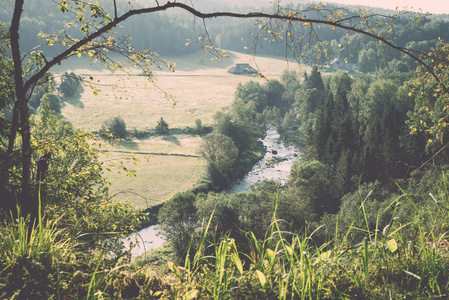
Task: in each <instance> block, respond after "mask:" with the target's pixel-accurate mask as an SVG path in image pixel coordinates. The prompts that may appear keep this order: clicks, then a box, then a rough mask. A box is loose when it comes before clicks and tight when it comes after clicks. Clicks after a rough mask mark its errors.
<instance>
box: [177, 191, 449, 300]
mask: <svg viewBox="0 0 449 300" xmlns="http://www.w3.org/2000/svg"><path fill="white" fill-rule="evenodd" d="M430 198H431V199H429V200H430V201H429V206H427V208H426V209H425V210H422V209H418V207H417V206H416V205H415V203H414V202H413V200H412V199H411V198H410V197H409V196H407V195H404V196H402V197H399V198H398V199H396V200H395V201H393V202H392V203H391V205H390V207H389V208H387V209H388V210H392V212H393V216H392V218H391V221H390V224H389V225H387V226H386V227H385V228H375V229H374V230H369V229H363V228H355V227H354V226H353V225H350V226H349V227H348V228H347V230H346V232H343V234H342V235H341V236H339V234H338V230H336V231H335V236H334V237H333V238H332V239H330V240H329V241H328V242H327V243H324V244H322V245H318V244H316V243H314V238H313V235H314V233H315V232H316V230H320V228H318V229H316V230H315V231H314V232H312V233H311V234H308V235H303V236H299V235H296V234H293V233H291V232H284V231H282V230H281V229H280V227H281V226H280V223H282V222H283V221H282V220H278V219H276V215H274V216H273V223H272V225H271V228H270V229H269V232H268V233H269V234H268V237H267V238H266V239H265V240H263V241H258V240H257V239H256V238H255V237H254V235H253V234H252V233H251V232H248V233H247V234H246V236H247V242H248V245H249V246H250V249H251V251H250V253H242V252H239V251H238V248H239V245H236V244H235V242H234V240H233V239H232V238H229V235H226V236H224V237H223V238H222V239H219V240H218V241H216V242H215V241H209V242H208V241H206V240H205V237H206V235H205V234H204V235H203V237H202V239H201V241H200V242H199V243H198V244H199V246H197V248H196V250H195V249H193V246H191V247H190V248H189V249H190V251H191V252H193V255H190V257H193V259H192V260H191V259H190V258H189V255H187V258H186V264H185V265H184V266H183V267H176V266H175V265H173V264H169V267H170V269H171V270H172V274H173V275H174V276H175V277H176V278H177V281H176V282H175V283H174V285H173V290H172V291H171V294H170V295H169V297H172V298H174V299H181V298H182V299H184V298H189V297H191V296H195V299H232V298H238V299H447V298H448V297H449V271H448V270H449V253H448V244H449V243H448V242H447V241H448V239H449V236H448V232H447V226H448V225H447V224H448V221H449V219H448V215H447V211H448V197H447V192H446V195H445V196H443V197H441V198H442V199H439V200H436V199H435V197H433V196H432V195H430ZM360 200H361V205H360V208H359V212H358V213H357V215H356V216H354V222H353V223H352V224H354V223H355V219H356V218H362V219H365V220H366V214H365V210H364V202H365V200H366V199H360ZM432 202H433V204H432ZM400 206H409V207H410V208H412V218H411V220H412V221H410V222H408V223H400V222H399V221H398V220H397V212H398V209H399V207H400ZM383 213H385V211H384V212H379V217H380V216H381V215H382V214H383ZM335 226H336V228H338V224H337V225H335ZM207 229H208V228H207V227H206V229H205V231H207ZM359 230H363V231H365V232H366V237H365V238H364V239H363V240H361V241H360V243H358V244H351V243H350V242H349V240H348V236H349V234H350V232H352V231H359ZM208 244H210V245H211V246H207V245H208ZM205 249H213V250H215V251H214V252H213V254H208V255H206V254H205V252H204V250H205ZM209 253H210V251H209Z"/></svg>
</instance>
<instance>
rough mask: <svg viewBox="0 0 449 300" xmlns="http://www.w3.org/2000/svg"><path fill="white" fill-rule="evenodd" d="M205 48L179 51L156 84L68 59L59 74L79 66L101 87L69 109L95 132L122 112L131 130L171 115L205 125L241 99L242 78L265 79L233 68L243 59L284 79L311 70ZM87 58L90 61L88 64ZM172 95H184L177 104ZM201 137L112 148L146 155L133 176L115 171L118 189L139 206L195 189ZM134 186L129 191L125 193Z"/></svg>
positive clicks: (176, 121)
mask: <svg viewBox="0 0 449 300" xmlns="http://www.w3.org/2000/svg"><path fill="white" fill-rule="evenodd" d="M209 58H210V56H209V55H208V54H207V53H204V52H197V53H193V54H188V55H185V56H183V57H175V58H172V59H171V60H172V61H174V62H175V63H176V72H174V73H172V72H168V71H158V72H157V77H156V78H155V79H156V80H155V84H156V85H155V84H153V83H151V82H149V81H148V80H147V79H146V78H145V77H143V76H139V75H137V74H136V75H131V76H121V77H119V76H116V75H111V74H110V73H109V71H107V70H105V69H104V68H101V66H100V65H90V64H89V63H88V62H86V61H84V60H83V59H81V60H78V59H75V60H72V61H67V62H65V64H63V65H62V66H60V67H58V68H57V69H56V70H55V74H58V73H62V72H65V71H67V72H75V73H76V74H77V75H83V76H84V77H85V78H89V76H93V78H94V82H95V83H97V84H98V85H97V86H96V88H99V89H100V93H99V94H98V95H97V96H94V95H93V92H92V89H91V88H90V87H89V86H87V85H86V86H85V87H84V92H82V93H81V95H80V96H78V97H76V98H71V99H64V100H65V102H64V104H63V109H62V115H63V116H64V117H65V118H66V119H67V120H68V121H70V122H72V123H73V124H74V125H75V126H76V127H81V128H84V129H86V130H89V131H93V130H98V129H99V128H100V127H101V125H102V124H103V123H104V122H105V121H106V120H108V119H110V118H112V117H116V116H120V117H122V118H123V119H124V121H125V123H126V125H127V127H128V129H132V128H139V129H143V128H152V127H155V126H156V124H157V121H158V120H159V119H160V118H161V117H163V118H164V120H165V121H167V123H168V124H169V126H170V127H184V126H193V124H194V121H195V119H198V118H199V119H201V120H202V122H203V124H212V122H213V118H212V116H213V115H214V114H215V113H216V112H217V111H218V110H220V109H222V108H225V107H227V106H229V105H230V104H231V103H232V101H233V100H234V92H235V89H236V86H237V84H238V83H245V82H247V81H249V80H257V81H259V82H260V83H261V84H262V83H264V81H265V80H264V79H260V78H254V77H252V76H238V75H232V74H229V73H227V70H228V69H229V68H230V67H232V66H233V65H234V64H236V63H245V62H248V63H250V64H251V65H252V66H253V67H256V68H258V69H259V70H260V71H261V72H262V73H263V74H264V75H265V76H266V77H267V78H268V79H279V78H280V76H281V75H282V72H283V71H284V70H285V69H287V68H288V69H290V70H296V71H298V72H300V74H302V73H303V72H304V71H305V70H306V69H305V68H302V67H301V68H300V67H299V66H298V65H297V64H296V63H293V62H290V63H288V62H286V61H285V60H282V59H276V58H266V57H258V58H255V59H254V58H253V57H250V56H248V55H246V54H241V53H236V52H230V53H229V58H227V59H220V60H214V61H209ZM83 61H84V62H85V63H84V64H83V63H82V62H83ZM165 93H167V94H171V95H173V96H174V97H175V99H176V104H175V105H173V102H172V101H171V100H167V99H166V98H165ZM200 142H201V138H199V137H193V136H175V137H172V138H171V139H162V138H151V139H145V140H134V141H127V142H124V143H122V144H117V145H115V146H114V147H113V148H112V149H110V151H111V152H110V155H111V159H120V158H124V157H126V156H130V155H132V154H133V153H134V154H135V155H136V156H137V157H139V158H144V157H145V156H146V155H152V157H151V158H150V162H149V163H147V162H146V160H145V159H142V162H141V163H140V164H139V165H138V166H132V168H133V169H135V170H136V171H137V178H130V177H126V176H125V175H124V174H117V172H115V171H113V172H111V173H110V174H109V175H108V178H109V180H110V181H111V182H112V183H113V185H112V187H111V195H114V194H116V193H119V194H118V195H117V198H122V199H124V198H129V199H130V200H131V201H133V202H134V203H135V204H136V205H137V206H138V207H139V208H146V207H148V206H152V205H156V204H160V203H162V202H164V201H166V200H168V199H170V198H171V197H172V196H173V195H174V194H175V193H176V192H181V191H184V190H187V189H189V188H191V187H192V186H193V185H194V184H195V183H196V182H197V180H198V179H199V178H200V176H201V174H202V173H203V170H204V166H205V162H204V161H203V160H202V159H201V158H200V157H198V155H197V149H198V147H199V144H200ZM122 191H128V193H120V192H122Z"/></svg>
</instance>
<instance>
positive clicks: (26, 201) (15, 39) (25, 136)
mask: <svg viewBox="0 0 449 300" xmlns="http://www.w3.org/2000/svg"><path fill="white" fill-rule="evenodd" d="M23 2H24V0H16V1H15V7H14V14H13V17H12V21H11V27H10V35H11V36H10V39H11V52H12V57H13V62H14V81H15V84H16V86H15V88H16V91H15V92H16V101H17V107H18V111H19V114H20V133H21V135H22V184H21V189H22V191H21V193H20V195H19V205H20V208H21V210H22V213H23V214H26V215H28V214H29V215H30V216H31V218H32V219H33V218H34V217H36V216H37V207H38V205H37V201H36V200H35V199H33V197H32V195H31V132H30V123H29V113H28V105H27V98H26V89H25V87H24V82H23V74H22V60H21V56H20V48H19V26H20V17H21V15H22V11H23Z"/></svg>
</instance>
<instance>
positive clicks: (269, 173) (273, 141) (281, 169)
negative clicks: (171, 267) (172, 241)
mask: <svg viewBox="0 0 449 300" xmlns="http://www.w3.org/2000/svg"><path fill="white" fill-rule="evenodd" d="M261 142H262V143H263V145H264V147H265V149H266V152H265V156H264V157H263V158H262V159H261V160H260V161H258V162H257V163H256V164H255V165H254V166H253V168H252V169H251V171H249V172H248V173H247V174H246V175H245V176H244V177H243V178H242V179H239V180H237V181H236V182H234V183H233V184H232V185H231V186H230V187H229V188H228V189H227V190H226V192H227V193H228V194H234V193H240V192H247V191H248V189H249V187H250V186H251V185H252V184H254V183H256V182H260V181H262V180H264V179H274V180H280V181H281V182H282V183H285V181H286V180H287V178H288V174H289V173H290V170H291V168H292V165H293V163H294V162H295V160H296V158H297V157H298V156H299V149H298V148H296V147H293V146H291V145H285V144H284V143H283V142H282V140H281V139H280V136H279V133H278V132H277V130H276V128H275V127H269V128H268V129H267V132H266V135H265V137H264V138H263V139H261ZM137 239H138V243H139V246H138V247H135V248H134V249H133V251H132V255H133V256H137V255H140V254H143V253H144V252H145V251H148V250H149V249H153V248H158V247H161V246H162V245H163V244H164V243H165V239H164V238H163V237H162V236H160V235H158V231H157V225H153V226H150V227H147V228H144V229H142V230H140V231H139V232H137ZM142 241H144V243H143V244H142ZM125 246H128V244H127V243H126V242H125Z"/></svg>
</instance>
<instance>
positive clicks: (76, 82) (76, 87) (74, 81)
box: [58, 72, 81, 97]
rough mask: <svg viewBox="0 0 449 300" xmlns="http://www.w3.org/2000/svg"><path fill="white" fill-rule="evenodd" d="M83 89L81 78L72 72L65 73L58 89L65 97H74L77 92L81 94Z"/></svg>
mask: <svg viewBox="0 0 449 300" xmlns="http://www.w3.org/2000/svg"><path fill="white" fill-rule="evenodd" d="M80 89H81V78H80V77H79V76H77V75H76V74H75V73H73V72H71V73H70V74H68V73H67V72H65V73H64V76H63V77H62V80H61V84H60V85H59V87H58V90H59V91H60V92H61V93H62V95H63V96H64V97H72V96H74V95H75V94H76V93H77V92H78V93H79V91H80Z"/></svg>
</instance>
